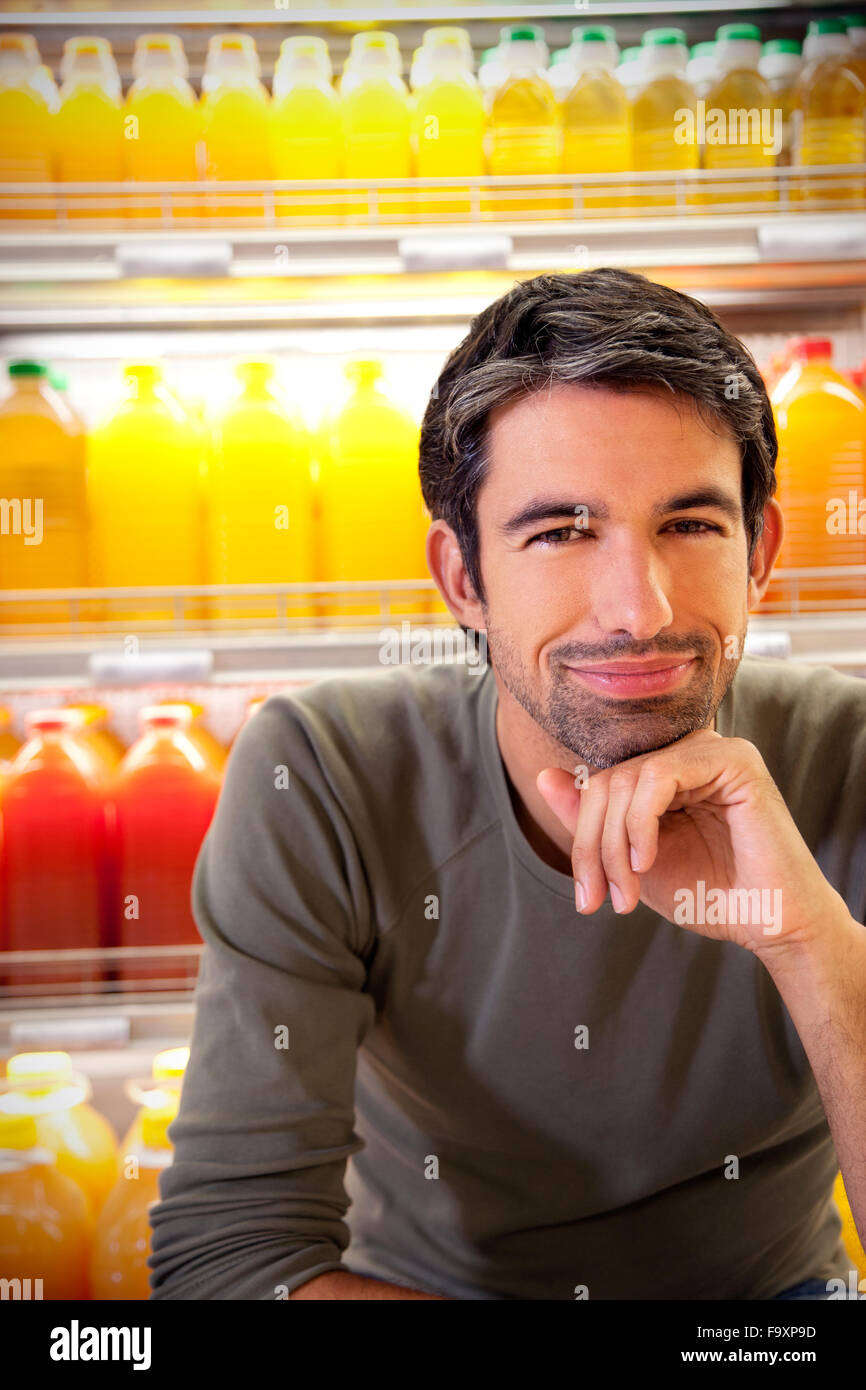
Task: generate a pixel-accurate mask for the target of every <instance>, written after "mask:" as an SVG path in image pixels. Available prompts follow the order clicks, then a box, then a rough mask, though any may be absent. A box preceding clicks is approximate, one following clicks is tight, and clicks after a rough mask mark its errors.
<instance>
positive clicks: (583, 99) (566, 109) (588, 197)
mask: <svg viewBox="0 0 866 1390" xmlns="http://www.w3.org/2000/svg"><path fill="white" fill-rule="evenodd" d="M618 54H619V50H618V48H617V46H616V44H615V43H614V42H613V41H612V40H611V37H610V31H609V30H608V29H607V28H606V27H605V26H604V25H599V26H597V27H596V26H589V25H585V26H579V27H578V28H577V29H576V30H575V31H574V36H573V42H572V46H571V48H570V49H569V64H570V67H571V72H572V74H573V81H572V83H571V85H570V86H569V88H568V89H567V91H566V92H565V94H564V96H563V99H562V122H563V148H562V170H563V173H565V174H619V173H624V172H625V171H626V170H627V169H628V167H629V164H630V163H631V117H630V107H629V101H628V97H627V96H626V93H625V88H624V87H623V86H622V83H621V82H620V81H619V80H618V78H617V77H616V73H615V70H614V65H615V63H616V60H617V57H618ZM583 207H584V208H588V209H593V210H598V209H607V210H609V211H613V212H621V211H623V208H624V204H623V199H622V197H621V195H619V196H618V195H617V193H616V192H615V191H613V190H610V191H607V192H605V190H604V189H601V190H598V191H595V192H593V189H592V185H586V186H585V188H584V190H583Z"/></svg>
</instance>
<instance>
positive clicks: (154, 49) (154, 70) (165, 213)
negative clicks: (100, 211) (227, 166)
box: [124, 34, 201, 222]
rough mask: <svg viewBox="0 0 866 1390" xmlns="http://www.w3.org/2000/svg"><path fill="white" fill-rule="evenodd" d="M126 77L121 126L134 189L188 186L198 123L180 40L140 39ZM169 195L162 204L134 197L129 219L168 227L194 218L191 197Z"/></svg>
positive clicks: (194, 173)
mask: <svg viewBox="0 0 866 1390" xmlns="http://www.w3.org/2000/svg"><path fill="white" fill-rule="evenodd" d="M132 71H133V76H134V79H135V80H134V81H133V83H132V86H131V87H130V89H129V91H128V92H127V94H126V107H125V120H124V135H125V141H124V149H125V153H126V160H127V172H128V174H129V177H130V178H131V179H133V180H134V181H136V182H139V183H194V182H195V181H196V179H197V178H198V141H199V137H200V134H201V118H200V113H199V108H198V100H197V98H196V94H195V92H194V91H193V89H192V87H191V86H190V84H189V82H188V81H187V76H188V74H189V63H188V62H187V58H186V54H185V53H184V50H183V44H182V42H181V40H180V39H179V38H178V36H177V35H176V34H140V35H139V36H138V38H137V39H136V41H135V53H134V55H133V59H132ZM133 192H134V190H133ZM169 192H170V197H169V198H168V199H160V197H159V196H158V195H157V196H156V197H148V196H146V195H144V194H136V195H135V197H134V201H133V202H132V205H131V209H130V215H131V216H133V217H137V218H156V219H157V220H159V221H161V222H166V221H168V222H172V221H179V220H182V219H185V218H190V217H197V216H198V215H199V214H200V212H201V202H200V199H199V195H198V194H197V193H195V192H193V191H187V192H180V191H179V190H169Z"/></svg>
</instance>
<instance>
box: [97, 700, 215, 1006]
mask: <svg viewBox="0 0 866 1390" xmlns="http://www.w3.org/2000/svg"><path fill="white" fill-rule="evenodd" d="M139 719H140V722H141V728H142V732H141V735H140V737H139V738H138V739H137V740H136V742H135V743H133V745H132V747H131V748H130V749H129V750H128V752H127V753H126V756H125V757H124V759H123V761H122V763H121V764H120V767H119V768H118V770H117V774H116V778H115V782H114V803H115V811H116V833H117V855H118V889H119V893H118V899H117V902H118V909H117V935H118V945H120V946H139V947H145V948H146V947H153V946H156V947H159V946H198V945H200V944H201V937H200V935H199V932H198V928H197V927H196V924H195V921H194V919H193V915H192V908H191V905H190V892H191V887H192V875H193V869H194V868H195V861H196V859H197V857H198V852H199V849H200V848H201V842H202V840H203V839H204V836H205V832H206V830H207V828H208V826H209V825H210V822H211V818H212V816H213V813H214V810H215V809H216V803H217V797H218V796H219V790H220V785H221V775H220V774H221V768H220V767H219V765H218V764H217V762H216V761H215V760H212V759H210V758H208V757H207V755H206V754H205V753H204V752H203V750H202V747H201V745H200V744H198V743H197V742H196V741H195V740H194V738H193V737H191V731H190V724H191V722H192V719H193V711H192V710H191V709H190V707H189V706H188V705H149V706H146V707H145V708H144V709H142V710H141V712H140V715H139ZM117 973H118V976H119V978H120V979H122V980H144V979H149V980H152V981H155V980H157V979H158V980H160V981H163V980H169V981H180V980H185V979H188V980H189V981H190V982H192V981H194V979H195V976H196V973H197V964H196V963H193V962H192V961H191V960H190V959H189V958H186V959H184V958H179V959H177V960H173V959H170V958H169V959H166V960H165V961H160V960H158V959H156V958H151V959H149V960H148V959H143V960H141V961H137V960H132V959H130V960H128V961H123V962H122V963H121V964H120V966H119V967H118V972H117Z"/></svg>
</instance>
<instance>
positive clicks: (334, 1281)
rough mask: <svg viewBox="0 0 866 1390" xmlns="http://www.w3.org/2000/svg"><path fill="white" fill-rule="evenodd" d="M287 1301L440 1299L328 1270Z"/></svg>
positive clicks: (431, 1295) (434, 1294)
mask: <svg viewBox="0 0 866 1390" xmlns="http://www.w3.org/2000/svg"><path fill="white" fill-rule="evenodd" d="M289 1297H290V1298H327V1299H333V1298H341V1299H343V1298H435V1299H438V1300H440V1301H441V1300H442V1299H443V1298H444V1295H442V1294H438V1293H420V1292H419V1291H418V1290H417V1289H406V1288H404V1287H403V1286H402V1285H401V1284H386V1283H384V1282H383V1281H382V1280H380V1279H367V1278H365V1277H364V1275H362V1274H350V1273H349V1271H348V1270H342V1269H329V1270H327V1271H326V1273H325V1274H317V1275H316V1277H315V1279H310V1280H309V1282H308V1283H306V1284H301V1285H300V1287H299V1288H297V1289H293V1290H292V1292H291V1294H290V1295H289Z"/></svg>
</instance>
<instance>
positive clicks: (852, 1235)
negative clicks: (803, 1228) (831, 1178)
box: [833, 1173, 866, 1298]
mask: <svg viewBox="0 0 866 1390" xmlns="http://www.w3.org/2000/svg"><path fill="white" fill-rule="evenodd" d="M833 1197H834V1199H835V1202H836V1206H837V1207H838V1209H839V1215H840V1216H841V1218H842V1242H843V1244H844V1246H845V1249H846V1250H847V1251H848V1254H849V1255H850V1256H851V1261H852V1264H853V1268H854V1269H856V1270H857V1273H858V1274H859V1276H860V1278H861V1279H866V1250H864V1249H863V1246H862V1244H861V1242H860V1237H859V1236H858V1234H857V1227H856V1226H855V1225H854V1217H853V1215H852V1212H851V1206H850V1204H849V1202H848V1194H847V1192H846V1191H845V1183H844V1181H843V1178H842V1174H841V1173H837V1174H836V1182H835V1183H834V1186H833ZM861 1298H862V1294H861Z"/></svg>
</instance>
